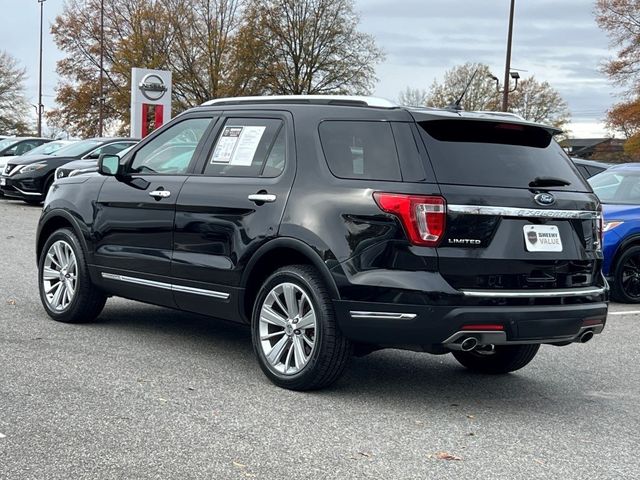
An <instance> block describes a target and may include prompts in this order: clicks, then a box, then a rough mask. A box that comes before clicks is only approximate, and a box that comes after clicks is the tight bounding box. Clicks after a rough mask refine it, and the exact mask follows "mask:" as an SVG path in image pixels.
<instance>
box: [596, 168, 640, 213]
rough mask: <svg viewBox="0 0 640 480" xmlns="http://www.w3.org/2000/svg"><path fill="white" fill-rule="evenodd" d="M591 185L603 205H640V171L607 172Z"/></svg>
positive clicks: (597, 176) (599, 175)
mask: <svg viewBox="0 0 640 480" xmlns="http://www.w3.org/2000/svg"><path fill="white" fill-rule="evenodd" d="M589 183H590V184H591V187H592V188H593V191H594V192H595V194H596V195H597V196H598V198H599V199H600V201H601V202H602V203H617V204H624V205H638V204H640V171H637V170H636V171H625V170H613V171H612V170H607V171H605V172H602V173H599V174H598V175H596V176H594V177H591V178H590V179H589Z"/></svg>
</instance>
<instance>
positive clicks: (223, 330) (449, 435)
mask: <svg viewBox="0 0 640 480" xmlns="http://www.w3.org/2000/svg"><path fill="white" fill-rule="evenodd" d="M39 214H40V209H39V208H37V207H30V206H27V205H25V204H22V203H20V202H13V201H7V200H3V199H0V252H1V254H0V478H1V479H84V478H86V479H98V478H108V479H113V478H123V479H147V478H157V479H168V478H181V479H186V478H198V479H200V478H210V479H234V478H258V479H281V478H290V479H298V478H305V479H324V478H326V479H334V478H335V479H350V478H380V479H414V478H415V479H430V478H434V479H436V478H437V479H449V478H450V479H460V478H509V479H514V478H528V479H532V478H545V479H548V478H562V479H585V478H590V479H610V478H611V479H613V478H616V479H618V478H638V476H639V474H638V472H639V471H640V459H639V458H640V456H639V455H638V447H639V446H640V440H639V438H640V437H639V435H638V432H639V431H640V406H639V401H638V399H639V398H640V368H639V366H638V360H639V359H640V346H639V344H640V340H639V339H640V314H638V313H634V312H637V311H640V306H639V307H633V306H622V305H613V306H612V309H611V312H612V315H610V317H609V323H608V325H607V328H606V330H605V333H604V334H603V335H601V336H597V337H596V338H595V339H594V340H593V341H592V342H590V343H589V344H587V345H571V346H568V347H565V348H557V347H550V346H546V347H543V348H542V350H541V352H540V353H539V354H538V356H537V357H536V359H535V360H534V361H533V362H532V364H531V365H530V366H529V367H527V368H525V369H524V370H522V371H520V372H518V373H516V374H511V375H508V376H503V377H490V376H482V375H474V374H470V373H467V372H466V371H465V370H464V369H462V368H461V367H460V366H459V365H458V364H457V363H456V362H455V360H454V359H453V358H452V357H451V356H449V355H447V356H430V355H426V354H416V353H410V352H400V351H382V352H377V353H374V354H372V355H370V356H368V357H364V358H358V359H354V361H353V362H352V363H351V366H350V367H349V369H348V372H347V374H346V375H345V376H344V377H343V378H342V379H341V380H340V381H339V382H338V383H337V384H336V385H335V386H333V387H332V388H330V389H328V390H325V391H321V392H315V393H296V392H290V391H285V390H281V389H279V388H277V387H275V386H273V385H271V384H270V383H269V382H268V380H267V379H266V377H264V375H263V374H262V372H261V371H260V369H259V367H258V365H257V363H256V361H255V360H254V358H253V353H252V350H251V342H250V336H249V331H248V329H246V328H244V327H241V326H237V325H229V324H226V323H223V322H216V321H215V320H210V319H207V318H203V317H199V316H196V315H189V314H184V313H180V312H175V311H171V310H168V309H162V308H157V307H153V306H148V305H142V304H138V303H134V302H129V301H125V300H119V299H111V300H110V301H109V302H108V303H107V307H106V309H105V311H104V313H103V314H102V317H101V319H102V321H101V322H98V323H95V324H90V325H64V324H60V323H55V322H53V321H51V320H49V318H48V317H47V316H46V314H45V313H44V311H43V310H42V308H41V306H40V302H39V299H38V295H37V288H36V266H35V254H34V247H33V243H34V233H35V228H36V224H37V220H38V216H39ZM627 312H628V313H627Z"/></svg>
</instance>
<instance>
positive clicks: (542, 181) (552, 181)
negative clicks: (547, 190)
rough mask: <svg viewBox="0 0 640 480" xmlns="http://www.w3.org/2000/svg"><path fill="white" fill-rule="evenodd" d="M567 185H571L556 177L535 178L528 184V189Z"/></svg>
mask: <svg viewBox="0 0 640 480" xmlns="http://www.w3.org/2000/svg"><path fill="white" fill-rule="evenodd" d="M567 185H571V182H569V181H567V180H565V179H564V178H557V177H536V178H534V179H533V181H532V182H529V186H530V187H566V186H567Z"/></svg>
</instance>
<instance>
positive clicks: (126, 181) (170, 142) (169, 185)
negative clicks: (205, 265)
mask: <svg viewBox="0 0 640 480" xmlns="http://www.w3.org/2000/svg"><path fill="white" fill-rule="evenodd" d="M214 120H215V119H214V118H213V117H212V116H210V115H198V116H195V115H194V116H187V117H184V118H182V119H181V120H179V121H177V122H176V123H173V124H172V125H170V126H168V128H166V129H164V130H163V131H161V132H159V133H158V134H157V135H155V136H153V137H152V138H150V139H149V140H148V141H147V142H144V143H143V144H142V145H141V146H140V148H138V149H136V150H135V151H134V152H133V153H132V155H131V156H130V157H129V158H128V159H127V165H126V166H125V171H126V174H125V175H124V176H123V177H122V178H116V177H108V178H107V179H106V181H105V182H104V184H103V186H102V189H101V191H100V194H99V197H98V201H97V204H96V206H95V214H94V224H93V236H94V238H95V239H96V240H95V255H94V259H95V263H96V265H97V266H98V268H99V271H100V275H101V277H102V280H103V281H104V282H105V283H106V284H107V285H108V287H109V289H110V291H113V292H114V293H116V294H118V295H122V296H125V297H129V298H135V299H139V300H143V301H149V302H152V303H156V304H162V305H169V306H174V305H175V303H174V302H173V296H172V295H171V292H170V290H171V282H170V278H169V277H170V273H171V267H170V265H171V252H172V249H173V222H174V217H175V206H176V200H177V199H178V196H179V194H180V190H181V188H182V185H183V184H184V183H185V181H186V179H187V177H188V173H189V171H190V168H191V167H193V165H194V164H195V162H196V158H197V155H198V154H199V152H200V149H201V146H202V140H203V138H205V137H206V133H208V132H209V131H210V129H211V128H212V125H213V124H214Z"/></svg>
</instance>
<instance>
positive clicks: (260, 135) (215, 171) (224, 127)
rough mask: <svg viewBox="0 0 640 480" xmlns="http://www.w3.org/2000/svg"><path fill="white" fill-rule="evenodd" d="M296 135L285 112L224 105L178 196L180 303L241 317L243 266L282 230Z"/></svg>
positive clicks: (197, 309) (176, 260)
mask: <svg viewBox="0 0 640 480" xmlns="http://www.w3.org/2000/svg"><path fill="white" fill-rule="evenodd" d="M293 142H294V132H293V119H292V118H291V116H290V115H289V114H288V113H286V112H274V111H269V112H255V111H253V112H251V111H237V112H225V114H224V116H223V118H221V120H220V122H219V123H218V128H217V129H216V131H215V132H214V133H213V134H212V135H211V138H210V141H209V142H208V148H207V149H206V150H205V151H204V152H203V157H202V161H201V163H200V164H199V165H198V167H197V170H196V172H197V173H199V174H198V175H193V176H191V177H189V179H188V180H187V181H186V182H185V184H184V186H183V188H182V190H181V192H180V195H179V197H178V199H177V206H176V220H175V237H174V252H173V262H172V265H171V273H172V276H173V277H174V278H175V283H177V284H179V285H180V286H181V288H180V289H178V290H177V291H174V295H175V299H176V302H177V304H178V306H179V307H180V308H182V309H185V310H190V311H194V312H203V313H208V314H213V315H216V316H218V317H221V318H227V319H232V320H237V319H238V315H237V307H238V300H239V292H240V290H239V286H240V279H241V275H242V271H243V267H244V266H245V265H246V263H247V261H248V258H250V256H251V254H252V253H253V252H255V251H256V250H257V249H258V248H259V247H260V246H261V245H263V244H264V243H265V242H266V241H268V240H269V239H270V238H272V237H274V236H275V235H276V234H277V232H278V228H279V225H280V219H281V218H282V215H283V212H284V208H285V205H286V203H287V198H288V196H289V192H290V189H291V185H292V183H293V178H294V175H295V166H296V165H295V153H294V152H295V149H294V143H293Z"/></svg>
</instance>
